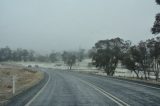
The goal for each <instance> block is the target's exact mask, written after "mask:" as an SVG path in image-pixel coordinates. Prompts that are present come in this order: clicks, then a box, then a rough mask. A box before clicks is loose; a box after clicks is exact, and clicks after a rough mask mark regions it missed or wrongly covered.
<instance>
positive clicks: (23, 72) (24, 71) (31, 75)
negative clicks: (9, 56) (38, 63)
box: [0, 66, 43, 104]
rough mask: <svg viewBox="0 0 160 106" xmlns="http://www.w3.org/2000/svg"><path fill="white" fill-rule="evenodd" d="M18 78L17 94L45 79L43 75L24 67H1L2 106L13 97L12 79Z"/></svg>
mask: <svg viewBox="0 0 160 106" xmlns="http://www.w3.org/2000/svg"><path fill="white" fill-rule="evenodd" d="M13 75H14V76H16V83H15V85H16V93H15V94H18V93H20V92H22V91H23V90H24V89H27V88H29V87H31V86H33V85H34V84H36V83H38V82H39V81H40V80H41V79H42V78H43V73H42V72H39V71H36V70H35V69H29V68H24V67H10V66H9V67H5V68H4V67H3V68H2V67H1V68H0V104H1V102H3V101H6V100H7V99H8V98H10V97H11V96H13V94H12V78H13Z"/></svg>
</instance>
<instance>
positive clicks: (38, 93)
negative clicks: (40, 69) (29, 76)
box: [25, 72, 51, 106]
mask: <svg viewBox="0 0 160 106" xmlns="http://www.w3.org/2000/svg"><path fill="white" fill-rule="evenodd" d="M46 73H47V74H48V76H49V78H48V81H47V83H46V84H45V85H44V86H43V87H42V88H41V89H40V90H39V92H37V94H36V95H35V96H34V97H33V98H32V99H31V100H30V101H29V102H28V103H27V104H26V105H25V106H29V105H30V104H31V103H32V102H33V101H34V100H35V99H36V98H37V97H38V96H39V95H40V94H41V92H43V90H44V89H45V87H46V86H47V85H48V83H49V81H50V80H51V78H50V74H49V73H48V72H46Z"/></svg>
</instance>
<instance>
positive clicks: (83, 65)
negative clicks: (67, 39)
mask: <svg viewBox="0 0 160 106" xmlns="http://www.w3.org/2000/svg"><path fill="white" fill-rule="evenodd" d="M91 62H92V60H91V59H84V60H83V61H82V62H77V63H76V64H75V65H73V67H72V70H74V71H83V72H92V73H96V74H99V75H104V76H106V73H105V72H104V71H103V70H98V69H97V68H95V67H94V66H92V65H91ZM12 63H13V64H15V63H16V64H17V65H23V66H26V67H28V66H29V65H31V66H32V67H35V66H36V65H38V66H39V67H44V68H56V69H69V68H68V66H67V65H65V64H64V62H63V61H58V62H55V63H44V62H10V64H12ZM114 76H121V77H136V74H135V73H134V72H131V71H130V70H128V69H125V68H124V67H122V66H121V64H118V67H117V68H116V70H115V74H114ZM141 76H143V77H144V74H143V73H140V77H141ZM151 77H152V78H154V76H153V75H152V76H151Z"/></svg>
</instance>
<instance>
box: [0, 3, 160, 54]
mask: <svg viewBox="0 0 160 106" xmlns="http://www.w3.org/2000/svg"><path fill="white" fill-rule="evenodd" d="M159 10H160V8H159V6H157V5H156V3H155V0H0V47H5V46H9V47H11V48H13V49H15V48H25V49H33V50H36V51H39V52H43V53H47V52H50V51H52V50H56V51H61V50H74V49H78V48H84V49H89V48H91V47H92V46H94V44H95V42H97V41H98V40H101V39H108V38H114V37H121V38H123V39H125V40H131V41H133V43H137V42H138V41H140V40H145V39H148V38H151V37H153V36H154V35H152V34H151V32H150V28H151V27H152V26H153V23H154V17H155V14H156V13H158V12H159Z"/></svg>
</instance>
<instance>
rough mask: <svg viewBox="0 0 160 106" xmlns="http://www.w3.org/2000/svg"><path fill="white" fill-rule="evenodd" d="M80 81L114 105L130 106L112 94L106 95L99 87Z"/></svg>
mask: <svg viewBox="0 0 160 106" xmlns="http://www.w3.org/2000/svg"><path fill="white" fill-rule="evenodd" d="M79 80H80V81H82V82H84V83H85V84H87V85H89V86H90V87H92V88H94V89H95V90H97V91H99V92H100V93H102V94H103V95H105V96H106V97H107V98H109V99H111V100H112V101H114V102H115V103H117V104H118V105H119V106H130V105H129V104H127V103H125V102H124V101H122V100H120V99H119V98H117V97H115V96H113V95H112V94H110V93H108V92H107V91H105V90H103V89H102V88H100V87H97V86H95V85H94V84H92V83H90V82H87V81H84V80H82V79H79Z"/></svg>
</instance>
